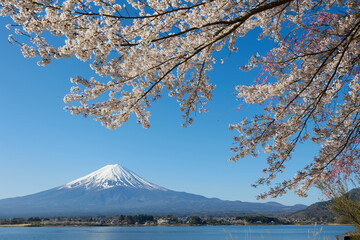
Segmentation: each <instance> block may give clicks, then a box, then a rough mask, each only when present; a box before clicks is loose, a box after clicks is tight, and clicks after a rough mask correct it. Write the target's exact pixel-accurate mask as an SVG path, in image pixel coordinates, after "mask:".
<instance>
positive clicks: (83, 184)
mask: <svg viewBox="0 0 360 240" xmlns="http://www.w3.org/2000/svg"><path fill="white" fill-rule="evenodd" d="M113 187H128V188H137V189H148V190H162V191H166V190H167V189H166V188H163V187H160V186H157V185H155V184H152V183H150V182H148V181H146V180H145V179H143V178H141V177H139V176H137V175H136V174H135V173H133V172H132V171H130V170H128V169H126V168H124V167H122V166H120V165H118V164H114V165H107V166H105V167H103V168H101V169H99V170H97V171H95V172H93V173H90V174H88V175H86V176H85V177H82V178H79V179H76V180H74V181H72V182H69V183H67V184H65V185H63V186H60V187H59V188H58V189H71V188H85V189H87V190H89V189H93V190H102V189H109V188H113Z"/></svg>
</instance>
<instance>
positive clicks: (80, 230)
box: [0, 225, 353, 240]
mask: <svg viewBox="0 0 360 240" xmlns="http://www.w3.org/2000/svg"><path fill="white" fill-rule="evenodd" d="M352 229H353V227H352V226H316V227H314V226H310V225H307V226H294V225H286V226H201V227H12V228H11V227H1V228H0V240H237V239H238V240H315V239H318V240H320V239H321V240H323V239H335V238H334V236H335V235H338V234H342V233H344V232H347V231H350V230H352ZM316 233H318V235H316V236H314V234H316Z"/></svg>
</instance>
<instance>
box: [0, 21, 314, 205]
mask: <svg viewBox="0 0 360 240" xmlns="http://www.w3.org/2000/svg"><path fill="white" fill-rule="evenodd" d="M8 21H9V20H8V19H4V18H1V19H0V49H1V53H2V57H1V58H0V61H1V63H0V69H1V77H0V84H1V87H0V109H1V115H0V133H1V134H0V199H2V198H8V197H15V196H22V195H27V194H31V193H35V192H39V191H43V190H47V189H49V188H53V187H57V186H59V185H62V184H65V183H67V182H69V181H71V180H74V179H76V178H78V177H81V176H84V175H86V174H88V173H90V172H92V171H95V170H97V169H99V168H101V167H103V166H105V165H107V164H115V163H118V164H121V165H123V166H125V167H127V168H128V169H131V170H132V171H134V172H135V173H137V174H138V175H140V176H142V177H143V178H145V179H146V180H148V181H150V182H152V183H155V184H158V185H161V186H163V187H166V188H169V189H172V190H176V191H186V192H190V193H195V194H201V195H204V196H206V197H217V198H221V199H226V200H241V201H256V195H257V194H258V193H259V192H261V191H262V190H264V188H260V189H254V188H252V187H251V186H250V185H251V184H252V183H254V182H255V181H256V179H257V178H258V177H260V176H261V174H262V173H261V169H262V168H263V167H264V166H265V155H260V156H259V157H258V158H256V159H254V158H246V159H243V160H240V161H239V162H237V163H234V162H229V161H228V160H227V159H228V158H229V157H230V156H232V153H231V152H230V151H229V148H230V147H231V144H232V137H233V134H235V132H232V131H229V130H228V125H229V123H236V122H238V121H240V120H241V119H242V118H243V117H245V116H250V115H252V114H254V113H255V112H256V111H257V108H256V107H255V106H246V105H245V106H242V109H241V110H240V111H238V110H236V108H237V107H238V106H239V105H240V104H241V102H238V101H236V100H235V96H234V93H235V91H234V88H233V86H234V85H236V84H238V83H249V82H251V81H252V80H253V79H254V78H255V75H254V74H253V73H243V72H241V70H240V69H239V67H240V66H241V65H243V64H245V63H246V62H247V59H248V58H249V56H250V55H251V54H254V53H256V52H260V53H264V52H265V51H266V50H267V48H268V47H269V46H270V43H269V42H266V41H262V42H259V41H257V40H256V38H255V34H251V35H249V36H247V37H246V38H244V39H242V40H240V41H239V44H238V46H239V52H238V53H233V54H231V56H228V55H227V53H226V54H223V56H221V57H223V58H225V63H224V64H217V65H216V66H215V68H214V70H213V71H212V72H211V75H210V77H211V79H212V82H213V83H214V84H216V85H217V88H216V90H215V92H214V97H213V101H212V102H211V103H210V104H209V105H208V108H209V111H210V112H209V113H208V114H196V116H195V122H194V124H193V126H191V127H188V128H182V127H181V124H182V118H181V112H180V111H179V107H178V103H177V102H176V100H175V99H169V98H168V97H164V98H163V99H161V100H160V101H159V102H158V103H156V104H154V105H153V107H152V109H151V112H152V116H151V118H150V121H151V128H150V129H143V128H142V127H141V126H140V125H137V124H136V119H135V118H132V119H130V121H129V122H128V123H126V124H124V125H123V127H121V128H118V129H116V130H108V129H106V128H104V127H102V126H101V124H100V123H99V122H95V121H93V120H92V119H91V118H88V119H84V118H83V117H81V116H72V115H70V114H69V113H68V112H66V111H64V110H63V107H64V106H65V104H64V103H63V102H62V100H61V99H62V98H63V96H64V95H65V94H66V93H68V91H69V89H70V87H71V86H72V85H71V83H70V80H69V79H70V77H75V76H77V75H82V76H85V77H91V76H95V74H94V73H93V72H92V71H91V70H90V68H89V66H88V64H87V63H83V62H80V61H78V60H76V59H75V58H72V59H67V60H60V61H54V62H53V63H52V64H50V65H48V66H47V67H39V66H37V64H36V61H37V60H36V59H25V58H24V57H23V56H22V54H21V51H20V49H19V48H18V47H16V46H13V45H11V44H9V43H8V41H7V38H8V34H10V31H8V30H7V29H6V28H5V25H6V24H7V23H8ZM95 77H96V76H95ZM315 148H316V146H312V145H308V146H302V147H301V148H300V149H298V150H297V151H296V152H295V154H294V156H293V158H292V161H291V162H289V168H288V171H287V174H286V175H285V177H290V176H292V175H294V173H295V171H296V170H297V169H298V168H300V167H301V166H304V164H305V163H306V162H309V161H310V160H311V159H312V157H313V154H314V153H315ZM319 197H320V195H319V192H318V191H317V190H313V191H311V192H310V197H308V198H305V199H304V198H297V197H296V196H295V195H294V194H293V193H289V194H287V195H286V196H284V197H281V198H278V199H267V200H265V201H278V202H280V203H283V204H289V205H292V204H296V203H304V204H311V203H313V202H316V201H318V200H319Z"/></svg>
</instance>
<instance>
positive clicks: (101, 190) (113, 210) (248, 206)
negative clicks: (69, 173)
mask: <svg viewBox="0 0 360 240" xmlns="http://www.w3.org/2000/svg"><path fill="white" fill-rule="evenodd" d="M305 208H306V206H305V205H301V204H297V205H294V206H284V205H282V204H279V203H276V202H268V203H251V202H241V201H224V200H220V199H218V198H206V197H203V196H200V195H196V194H190V193H186V192H177V191H172V190H169V189H166V188H164V187H161V186H158V185H155V184H152V183H150V182H148V181H146V180H145V179H143V178H141V177H139V176H138V175H136V174H135V173H133V172H132V171H130V170H128V169H126V168H124V167H122V166H120V165H117V164H115V165H107V166H105V167H103V168H101V169H99V170H97V171H95V172H93V173H90V174H89V175H86V176H84V177H82V178H79V179H76V180H74V181H72V182H69V183H67V184H64V185H62V186H59V187H56V188H53V189H50V190H47V191H43V192H39V193H35V194H32V195H27V196H23V197H15V198H7V199H2V200H0V217H30V216H59V215H61V216H75V215H114V214H178V215H180V214H224V213H290V212H295V211H299V210H302V209H305Z"/></svg>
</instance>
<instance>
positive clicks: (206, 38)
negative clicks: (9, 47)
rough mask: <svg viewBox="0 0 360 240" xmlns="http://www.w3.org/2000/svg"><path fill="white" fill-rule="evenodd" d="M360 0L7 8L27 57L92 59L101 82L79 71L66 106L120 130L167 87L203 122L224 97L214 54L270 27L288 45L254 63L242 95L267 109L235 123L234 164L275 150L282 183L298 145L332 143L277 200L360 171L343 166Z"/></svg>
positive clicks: (352, 140) (101, 2)
mask: <svg viewBox="0 0 360 240" xmlns="http://www.w3.org/2000/svg"><path fill="white" fill-rule="evenodd" d="M359 5H360V1H359V0H352V1H350V0H349V1H345V0H344V1H341V0H327V1H317V0H126V1H119V0H65V1H61V0H58V1H54V0H0V14H1V15H2V16H10V17H11V18H12V20H13V21H14V24H11V25H8V28H10V29H13V30H14V34H15V36H12V35H11V36H10V37H9V40H10V41H11V42H12V43H14V44H18V45H20V46H21V50H22V52H23V54H24V56H25V57H36V58H39V59H40V61H39V64H40V65H47V64H49V63H50V62H51V60H52V59H60V58H68V57H71V56H75V57H76V58H78V59H80V60H82V61H88V62H90V66H91V68H92V69H93V70H94V71H95V72H96V73H97V75H98V77H99V79H100V80H95V79H93V78H91V79H84V78H83V77H81V76H78V77H75V78H72V79H71V81H72V82H73V83H74V86H73V87H72V88H71V90H70V93H69V94H68V95H66V96H65V97H64V101H65V103H74V104H73V105H72V106H68V107H66V109H68V110H69V111H70V112H71V113H72V114H79V115H83V116H85V117H86V116H92V117H94V118H95V119H96V120H98V121H101V122H102V124H103V125H104V126H106V127H107V128H110V129H114V128H116V127H119V126H121V125H122V124H123V123H124V122H126V121H128V119H129V118H130V116H131V115H132V114H134V115H136V117H137V119H138V123H139V124H142V126H143V127H145V128H148V127H149V126H150V123H149V116H150V112H149V111H148V109H149V107H150V106H151V104H152V103H153V102H156V101H157V100H158V99H159V98H161V97H162V94H163V91H164V90H165V92H167V93H168V95H169V96H170V97H175V98H176V99H177V100H178V102H179V104H180V109H181V111H182V112H183V117H184V119H185V124H184V125H186V124H191V123H192V121H193V119H192V118H191V113H192V112H195V111H198V112H207V109H206V106H205V105H206V103H207V102H209V101H211V99H212V91H213V89H214V87H215V86H214V85H212V84H211V83H210V80H209V78H208V77H207V72H208V71H211V69H212V65H213V64H214V63H215V62H216V61H217V59H215V58H214V57H213V53H214V52H215V51H220V50H222V49H223V48H227V49H229V50H230V51H236V47H235V43H236V40H237V39H238V38H240V37H242V36H245V35H246V34H247V33H248V32H249V31H250V30H252V29H254V28H255V27H260V28H261V29H262V30H263V32H262V34H261V36H259V37H260V38H263V37H270V38H271V39H273V40H274V41H276V42H277V43H278V45H277V47H275V48H274V49H272V50H271V51H270V53H269V54H268V56H266V57H261V56H259V55H255V56H254V57H253V58H252V59H251V60H250V62H249V64H248V65H247V66H245V67H244V70H250V69H252V68H254V67H257V66H261V67H262V69H263V71H264V73H262V74H264V75H263V76H264V79H263V80H264V81H263V83H256V84H254V85H252V86H245V85H239V86H236V90H237V91H238V99H239V100H243V101H245V102H247V103H261V104H265V105H266V107H265V109H264V114H263V115H260V116H256V117H255V118H254V119H252V120H247V119H245V120H243V121H241V122H240V123H239V124H234V125H230V129H236V130H237V131H238V132H239V135H238V136H236V137H234V140H235V143H236V145H235V146H234V147H233V148H232V149H231V150H232V151H234V152H235V156H234V157H233V158H232V159H231V160H234V161H236V160H238V159H239V158H242V157H245V156H248V155H252V156H257V154H258V148H259V147H261V148H263V149H264V151H265V152H266V153H269V154H270V155H269V157H268V164H269V167H268V168H266V169H264V172H265V174H266V177H264V178H261V179H260V180H259V182H258V184H270V182H271V181H272V179H274V178H275V177H276V175H277V174H278V173H281V172H282V171H283V169H284V168H285V163H286V162H287V161H288V160H289V159H290V157H291V153H292V152H293V150H294V148H295V146H296V145H297V144H298V143H302V142H304V141H306V140H307V139H311V140H312V141H314V142H317V143H319V144H322V148H321V150H320V152H319V154H318V156H316V158H315V159H314V162H313V163H312V164H310V165H308V166H306V167H305V168H304V169H302V170H301V171H299V172H298V174H297V175H296V176H294V178H293V179H290V180H288V181H284V182H282V183H280V184H278V185H276V186H275V187H273V188H270V191H269V192H268V193H265V194H263V195H261V196H260V197H266V196H268V195H270V196H273V197H276V196H278V195H281V194H283V193H284V192H286V191H287V190H288V189H295V190H297V192H298V194H299V195H305V193H306V191H307V190H308V189H309V187H310V186H311V185H313V184H314V183H315V182H316V181H319V180H321V179H331V176H332V175H334V174H330V173H331V172H332V173H334V172H336V174H337V175H346V176H348V175H349V174H350V173H351V171H350V170H349V171H342V170H341V166H343V169H353V171H356V166H358V165H356V164H352V163H355V162H356V160H357V157H358V155H357V151H356V150H357V148H358V145H357V144H358V142H359V139H358V138H359V132H358V131H359V123H360V119H359V117H358V113H359V91H360V87H359V79H358V78H359V76H358V75H359V59H360V36H359V28H360V16H359V12H360V8H359ZM51 35H52V36H51ZM49 36H51V37H49ZM56 37H58V38H56ZM54 39H56V40H54ZM61 41H63V42H61ZM104 79H111V80H110V81H108V82H105V81H104ZM268 79H270V80H268ZM350 155H351V156H352V157H349V156H350ZM349 159H350V160H349ZM351 159H354V160H351ZM340 163H341V164H340ZM359 165H360V164H359ZM344 166H345V167H344ZM339 169H340V170H339Z"/></svg>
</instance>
